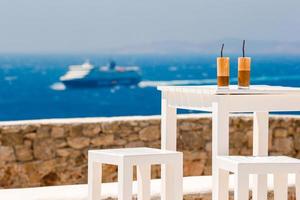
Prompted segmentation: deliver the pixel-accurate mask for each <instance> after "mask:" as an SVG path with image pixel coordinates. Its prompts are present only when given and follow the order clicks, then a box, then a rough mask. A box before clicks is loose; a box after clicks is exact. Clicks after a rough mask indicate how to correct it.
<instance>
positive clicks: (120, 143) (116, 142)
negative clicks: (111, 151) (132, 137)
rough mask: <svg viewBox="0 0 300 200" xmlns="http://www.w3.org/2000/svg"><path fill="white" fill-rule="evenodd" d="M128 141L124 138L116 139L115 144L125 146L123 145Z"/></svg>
mask: <svg viewBox="0 0 300 200" xmlns="http://www.w3.org/2000/svg"><path fill="white" fill-rule="evenodd" d="M126 143H127V141H126V140H123V139H117V140H115V141H114V144H115V145H118V146H123V145H125V144H126Z"/></svg>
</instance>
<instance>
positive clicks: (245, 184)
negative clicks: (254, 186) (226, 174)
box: [234, 172, 249, 200]
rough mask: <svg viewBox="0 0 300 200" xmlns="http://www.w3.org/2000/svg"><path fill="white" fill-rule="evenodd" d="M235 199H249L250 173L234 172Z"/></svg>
mask: <svg viewBox="0 0 300 200" xmlns="http://www.w3.org/2000/svg"><path fill="white" fill-rule="evenodd" d="M234 179H235V182H234V200H248V199H249V175H248V174H245V173H243V172H238V173H236V174H234Z"/></svg>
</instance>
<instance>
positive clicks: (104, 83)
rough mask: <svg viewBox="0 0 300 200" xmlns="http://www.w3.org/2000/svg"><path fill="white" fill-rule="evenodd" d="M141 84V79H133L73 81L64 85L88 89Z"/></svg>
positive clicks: (67, 81) (64, 82)
mask: <svg viewBox="0 0 300 200" xmlns="http://www.w3.org/2000/svg"><path fill="white" fill-rule="evenodd" d="M139 82H140V79H139V78H132V79H102V80H96V79H95V80H86V79H73V80H65V81H62V83H63V84H64V85H65V86H67V87H70V88H86V87H109V86H116V85H137V84H138V83H139Z"/></svg>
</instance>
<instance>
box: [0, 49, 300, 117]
mask: <svg viewBox="0 0 300 200" xmlns="http://www.w3.org/2000/svg"><path fill="white" fill-rule="evenodd" d="M215 57H216V56H195V55H184V56H183V55H180V56H179V55H172V56H171V55H168V56H162V55H159V56H157V55H148V56H141V55H131V56H124V55H123V56H109V55H105V56H104V55H103V56H98V55H79V56H78V55H1V56H0V94H1V98H0V111H1V112H0V120H21V119H40V118H68V117H95V116H97V117H100V116H129V115H154V114H160V93H159V91H157V90H156V85H158V84H170V85H171V84H176V83H178V82H179V83H184V84H197V85H198V84H199V85H205V84H215V83H216V81H215V76H216V65H215ZM111 58H113V59H115V60H116V61H117V63H118V64H120V65H138V66H140V68H141V71H142V83H141V84H140V85H139V86H130V87H124V86H114V87H105V88H84V89H68V88H67V89H63V88H62V87H61V84H58V82H59V77H60V76H61V75H63V74H64V73H65V72H66V71H67V68H68V65H71V64H81V63H82V62H84V61H85V59H89V60H90V61H91V62H92V63H93V64H95V65H96V66H98V65H104V64H106V63H107V61H108V60H109V59H111ZM236 60H237V56H231V76H232V77H236V74H237V73H236V72H237V67H236V66H237V63H236ZM251 76H252V84H269V85H283V86H299V87H300V57H297V56H287V55H285V56H280V55H278V56H252V72H251ZM234 83H236V79H234V78H232V79H231V84H234ZM180 112H182V111H180Z"/></svg>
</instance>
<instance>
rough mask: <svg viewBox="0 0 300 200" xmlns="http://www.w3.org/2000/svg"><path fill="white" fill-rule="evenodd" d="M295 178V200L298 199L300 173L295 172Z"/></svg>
mask: <svg viewBox="0 0 300 200" xmlns="http://www.w3.org/2000/svg"><path fill="white" fill-rule="evenodd" d="M295 178H296V181H295V190H296V200H300V173H297V174H296V175H295Z"/></svg>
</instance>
